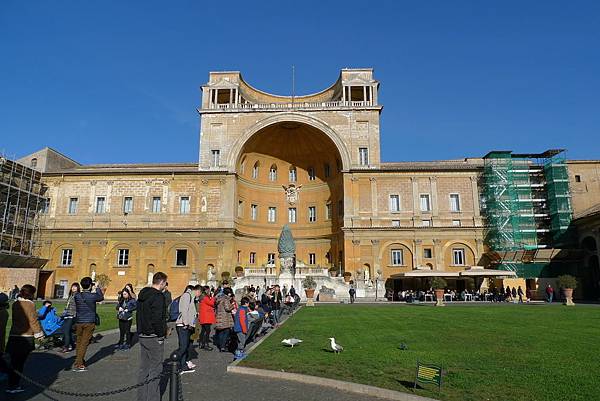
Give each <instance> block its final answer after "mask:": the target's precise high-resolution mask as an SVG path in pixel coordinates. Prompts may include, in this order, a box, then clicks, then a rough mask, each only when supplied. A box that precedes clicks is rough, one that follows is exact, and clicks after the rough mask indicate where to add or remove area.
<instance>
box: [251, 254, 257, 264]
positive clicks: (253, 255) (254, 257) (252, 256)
mask: <svg viewBox="0 0 600 401" xmlns="http://www.w3.org/2000/svg"><path fill="white" fill-rule="evenodd" d="M255 263H256V252H250V264H251V265H253V264H255Z"/></svg>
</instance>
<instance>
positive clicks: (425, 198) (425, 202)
mask: <svg viewBox="0 0 600 401" xmlns="http://www.w3.org/2000/svg"><path fill="white" fill-rule="evenodd" d="M420 199H421V211H422V212H429V211H430V210H431V202H430V201H429V194H421V198H420Z"/></svg>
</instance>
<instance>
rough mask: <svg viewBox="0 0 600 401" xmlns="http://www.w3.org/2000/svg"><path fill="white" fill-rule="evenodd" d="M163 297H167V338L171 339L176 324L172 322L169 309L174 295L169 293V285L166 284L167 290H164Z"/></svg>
mask: <svg viewBox="0 0 600 401" xmlns="http://www.w3.org/2000/svg"><path fill="white" fill-rule="evenodd" d="M163 295H164V296H165V306H166V311H165V312H166V316H167V334H166V337H169V336H170V335H171V333H172V332H173V330H175V322H171V320H170V314H169V308H170V307H171V302H173V295H171V291H169V283H165V288H164V289H163Z"/></svg>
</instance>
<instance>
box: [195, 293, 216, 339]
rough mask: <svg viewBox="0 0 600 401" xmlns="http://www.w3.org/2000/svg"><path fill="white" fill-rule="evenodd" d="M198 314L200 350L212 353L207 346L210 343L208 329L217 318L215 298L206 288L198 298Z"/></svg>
mask: <svg viewBox="0 0 600 401" xmlns="http://www.w3.org/2000/svg"><path fill="white" fill-rule="evenodd" d="M198 312H199V313H198V322H199V323H200V326H202V330H201V331H200V338H199V343H200V349H203V350H206V351H212V350H213V349H212V347H211V346H209V345H208V343H209V342H210V329H211V326H212V325H213V324H215V323H216V322H217V318H216V316H215V298H214V297H213V296H212V294H211V292H210V288H209V287H208V286H205V287H204V289H203V292H202V295H201V296H200V302H199V303H198Z"/></svg>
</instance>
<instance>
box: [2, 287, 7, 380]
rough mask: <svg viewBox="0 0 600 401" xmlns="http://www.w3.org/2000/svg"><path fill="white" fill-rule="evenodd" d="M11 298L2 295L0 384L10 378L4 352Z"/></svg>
mask: <svg viewBox="0 0 600 401" xmlns="http://www.w3.org/2000/svg"><path fill="white" fill-rule="evenodd" d="M8 301H9V296H8V295H6V294H5V293H3V292H1V293H0V383H1V382H3V381H5V380H6V379H7V378H8V375H7V373H8V372H7V369H6V365H5V364H4V351H5V350H6V326H7V325H8V306H9V303H8Z"/></svg>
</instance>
